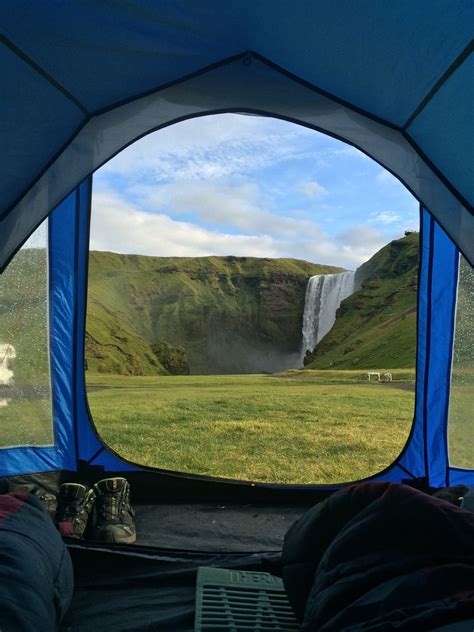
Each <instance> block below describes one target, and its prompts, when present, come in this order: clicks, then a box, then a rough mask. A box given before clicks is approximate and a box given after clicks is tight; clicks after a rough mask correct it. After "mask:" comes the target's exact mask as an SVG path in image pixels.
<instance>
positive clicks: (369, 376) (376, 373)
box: [367, 371, 380, 382]
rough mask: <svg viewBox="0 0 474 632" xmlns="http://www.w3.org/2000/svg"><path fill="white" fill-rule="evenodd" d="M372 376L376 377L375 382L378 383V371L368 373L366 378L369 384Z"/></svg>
mask: <svg viewBox="0 0 474 632" xmlns="http://www.w3.org/2000/svg"><path fill="white" fill-rule="evenodd" d="M372 375H373V376H377V380H378V381H379V382H380V373H379V372H378V371H368V373H367V377H368V378H369V382H370V378H371V377H372Z"/></svg>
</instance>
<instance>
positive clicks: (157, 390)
mask: <svg viewBox="0 0 474 632" xmlns="http://www.w3.org/2000/svg"><path fill="white" fill-rule="evenodd" d="M394 377H395V379H397V380H400V381H401V383H404V384H405V388H397V387H396V386H394V385H391V386H390V385H387V384H384V383H378V382H371V383H368V382H367V377H366V375H365V374H364V373H361V371H360V370H359V371H315V370H306V371H287V372H284V373H280V374H276V375H219V376H198V375H194V376H166V377H165V376H163V377H161V376H160V377H129V376H117V375H116V376H112V375H100V374H88V376H87V381H88V387H89V394H88V398H89V405H90V409H91V413H92V416H93V418H94V422H95V424H96V427H97V429H98V431H99V432H100V434H101V435H102V437H103V438H104V440H105V442H106V443H107V444H108V445H110V446H111V447H112V448H113V449H114V450H115V451H116V452H118V453H119V454H121V455H123V456H124V457H126V458H127V459H129V460H131V461H134V462H137V463H140V464H143V465H148V466H152V467H158V468H163V469H168V470H174V471H180V472H190V473H195V474H203V475H207V476H218V477H225V478H231V479H241V480H249V481H255V482H257V481H258V482H267V483H290V484H314V483H320V484H323V483H329V484H330V483H338V482H342V481H348V480H357V479H360V478H363V477H366V476H369V475H371V474H374V473H375V472H378V471H380V470H382V469H383V468H385V467H387V466H388V465H390V463H392V461H393V460H394V459H395V458H396V457H397V456H398V454H399V453H400V452H401V450H402V449H403V447H404V445H405V443H406V440H407V438H408V435H409V432H410V428H411V424H412V419H413V409H414V392H413V388H412V387H410V386H408V388H407V387H406V385H407V384H412V383H413V380H414V372H413V371H410V370H406V371H404V370H398V371H395V372H394Z"/></svg>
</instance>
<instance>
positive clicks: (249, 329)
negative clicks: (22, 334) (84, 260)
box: [86, 252, 342, 375]
mask: <svg viewBox="0 0 474 632" xmlns="http://www.w3.org/2000/svg"><path fill="white" fill-rule="evenodd" d="M341 270H342V269H341V268H336V267H333V266H321V265H317V264H313V263H309V262H307V261H299V260H296V259H265V258H255V257H193V258H188V257H145V256H139V255H119V254H115V253H109V252H91V253H90V259H89V295H88V317H87V326H86V329H87V335H86V357H87V365H88V368H89V369H90V370H92V371H99V372H105V373H119V374H132V375H151V374H165V373H168V372H175V373H180V372H181V373H186V372H188V371H189V370H190V372H191V373H194V374H196V373H204V374H206V373H246V372H249V373H250V372H262V371H273V370H278V369H282V368H287V367H289V366H291V363H292V361H293V362H294V361H296V359H297V356H298V352H299V347H300V343H301V326H302V314H303V307H304V297H305V291H306V285H307V281H308V278H309V277H310V276H312V275H315V274H325V273H330V272H339V271H341ZM164 343H168V346H166V345H165V344H164ZM188 365H189V369H188V370H187V366H188ZM170 367H171V368H170Z"/></svg>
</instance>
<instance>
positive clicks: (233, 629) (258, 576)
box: [194, 568, 299, 632]
mask: <svg viewBox="0 0 474 632" xmlns="http://www.w3.org/2000/svg"><path fill="white" fill-rule="evenodd" d="M298 629H299V625H298V623H297V621H296V619H295V615H294V614H293V610H292V609H291V606H290V604H289V603H288V599H287V597H286V593H285V589H284V588H283V582H282V580H281V579H280V578H278V577H274V576H273V575H270V574H269V573H255V572H250V571H234V570H226V569H223V568H199V569H198V575H197V586H196V620H195V626H194V632H267V631H268V632H270V631H277V630H278V631H279V632H291V631H293V630H298Z"/></svg>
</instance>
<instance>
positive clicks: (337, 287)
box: [301, 272, 355, 362]
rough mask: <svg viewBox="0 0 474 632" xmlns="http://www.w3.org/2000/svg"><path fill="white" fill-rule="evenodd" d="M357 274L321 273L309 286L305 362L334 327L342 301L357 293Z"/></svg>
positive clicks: (304, 326) (304, 344) (306, 305)
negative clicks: (355, 288)
mask: <svg viewBox="0 0 474 632" xmlns="http://www.w3.org/2000/svg"><path fill="white" fill-rule="evenodd" d="M354 277H355V272H341V273H340V274H317V275H316V276H312V277H311V278H310V279H309V281H308V285H307V287H306V296H305V303H304V313H303V332H302V333H303V340H302V343H301V362H303V360H304V357H305V354H306V351H313V349H314V347H315V346H316V345H317V344H318V342H319V341H320V340H321V339H322V338H324V336H325V335H326V334H327V333H328V332H329V330H330V329H331V327H332V326H333V325H334V322H335V320H336V311H337V308H338V307H339V305H340V304H341V302H342V301H343V300H344V299H345V298H347V297H348V296H350V295H351V294H352V293H353V292H354Z"/></svg>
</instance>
